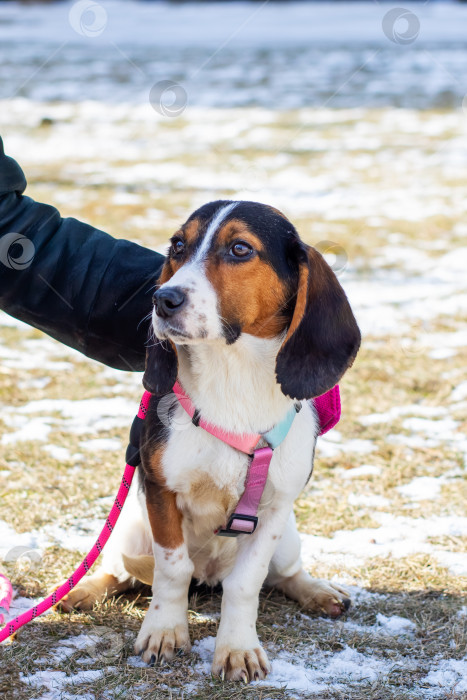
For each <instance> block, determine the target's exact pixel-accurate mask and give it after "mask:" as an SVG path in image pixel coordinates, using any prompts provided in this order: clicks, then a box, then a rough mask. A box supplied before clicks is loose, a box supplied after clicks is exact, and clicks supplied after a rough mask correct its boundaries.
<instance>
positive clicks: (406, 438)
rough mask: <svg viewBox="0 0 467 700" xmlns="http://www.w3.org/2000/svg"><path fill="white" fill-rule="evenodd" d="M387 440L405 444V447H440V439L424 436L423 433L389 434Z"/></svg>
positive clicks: (394, 443) (395, 443) (396, 443)
mask: <svg viewBox="0 0 467 700" xmlns="http://www.w3.org/2000/svg"><path fill="white" fill-rule="evenodd" d="M386 442H389V443H392V444H393V445H405V447H415V448H418V447H420V448H422V449H423V448H427V447H439V445H440V442H439V440H433V439H432V438H428V437H422V436H421V435H392V434H391V435H388V436H387V437H386Z"/></svg>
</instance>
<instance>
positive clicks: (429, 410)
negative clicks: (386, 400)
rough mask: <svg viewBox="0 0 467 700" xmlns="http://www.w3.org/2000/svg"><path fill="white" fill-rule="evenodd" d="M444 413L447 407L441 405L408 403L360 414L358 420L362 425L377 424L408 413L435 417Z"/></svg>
mask: <svg viewBox="0 0 467 700" xmlns="http://www.w3.org/2000/svg"><path fill="white" fill-rule="evenodd" d="M446 413H447V409H446V408H444V407H443V406H424V405H423V404H408V405H407V406H392V407H391V408H390V409H389V411H386V412H385V413H370V414H369V415H368V416H362V417H361V418H360V419H359V420H360V423H362V425H377V424H378V423H389V422H390V421H392V420H394V419H395V418H399V417H400V416H406V415H410V414H414V415H416V416H423V417H424V418H435V417H436V416H444V415H446Z"/></svg>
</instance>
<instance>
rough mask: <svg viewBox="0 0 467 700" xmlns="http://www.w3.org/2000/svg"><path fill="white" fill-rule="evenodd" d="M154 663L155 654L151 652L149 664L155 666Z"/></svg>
mask: <svg viewBox="0 0 467 700" xmlns="http://www.w3.org/2000/svg"><path fill="white" fill-rule="evenodd" d="M155 664H156V655H155V654H153V655H152V656H151V658H150V659H149V665H150V666H155Z"/></svg>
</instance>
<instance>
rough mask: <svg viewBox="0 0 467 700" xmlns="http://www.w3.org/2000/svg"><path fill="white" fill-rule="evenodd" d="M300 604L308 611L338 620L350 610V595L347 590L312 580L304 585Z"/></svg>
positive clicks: (299, 598)
mask: <svg viewBox="0 0 467 700" xmlns="http://www.w3.org/2000/svg"><path fill="white" fill-rule="evenodd" d="M298 601H299V603H300V604H301V605H302V606H303V607H304V608H307V609H308V610H313V611H314V612H322V613H324V614H325V615H329V617H332V618H334V619H335V618H337V617H340V616H341V615H343V614H344V613H345V612H347V610H348V609H349V608H350V594H349V593H348V591H346V590H345V588H342V586H339V585H337V584H335V583H331V582H330V581H325V580H324V579H311V581H310V582H309V583H308V585H303V586H302V587H301V590H300V595H299V596H298Z"/></svg>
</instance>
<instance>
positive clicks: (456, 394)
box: [449, 380, 467, 402]
mask: <svg viewBox="0 0 467 700" xmlns="http://www.w3.org/2000/svg"><path fill="white" fill-rule="evenodd" d="M464 399H467V380H465V381H464V382H461V383H460V384H458V385H457V386H456V388H455V389H453V391H452V392H451V396H450V397H449V400H450V401H453V402H457V401H463V400H464Z"/></svg>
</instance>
